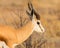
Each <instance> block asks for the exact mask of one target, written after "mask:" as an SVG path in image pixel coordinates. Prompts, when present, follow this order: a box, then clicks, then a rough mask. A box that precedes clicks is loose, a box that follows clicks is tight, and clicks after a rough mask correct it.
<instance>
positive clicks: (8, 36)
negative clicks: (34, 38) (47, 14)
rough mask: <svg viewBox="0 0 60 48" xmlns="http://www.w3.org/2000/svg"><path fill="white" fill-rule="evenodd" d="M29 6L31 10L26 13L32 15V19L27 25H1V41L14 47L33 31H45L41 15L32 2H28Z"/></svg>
mask: <svg viewBox="0 0 60 48" xmlns="http://www.w3.org/2000/svg"><path fill="white" fill-rule="evenodd" d="M28 8H29V11H30V12H29V11H26V13H27V14H28V16H30V19H31V20H30V21H29V22H28V23H27V24H26V25H25V26H22V27H20V28H18V29H15V28H14V27H11V26H7V25H0V41H1V43H2V44H5V43H6V45H7V46H8V47H9V48H14V47H15V46H16V45H17V44H20V43H22V42H23V41H25V40H26V39H27V38H28V37H29V36H30V35H31V34H32V33H33V31H36V32H44V28H43V26H42V25H41V22H40V15H39V14H38V13H37V12H36V11H35V10H34V8H33V6H32V4H31V3H28ZM3 42H5V43H3ZM1 43H0V44H1ZM2 44H1V45H2ZM6 45H5V46H6ZM2 46H4V45H2ZM8 47H4V48H8Z"/></svg>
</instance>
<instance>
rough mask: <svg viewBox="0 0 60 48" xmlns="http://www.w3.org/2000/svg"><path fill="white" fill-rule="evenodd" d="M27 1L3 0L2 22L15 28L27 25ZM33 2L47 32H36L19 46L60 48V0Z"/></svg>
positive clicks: (0, 15) (0, 20) (0, 21)
mask: <svg viewBox="0 0 60 48" xmlns="http://www.w3.org/2000/svg"><path fill="white" fill-rule="evenodd" d="M23 2H24V3H23ZM27 2H28V1H27V0H20V1H17V0H6V1H4V0H1V1H0V24H4V25H10V26H14V27H15V28H18V27H21V26H23V25H25V24H26V23H27V22H28V21H29V17H28V15H27V14H26V12H25V11H26V10H27V9H26V8H27ZM31 2H32V3H33V6H34V8H35V9H36V11H37V12H38V13H39V14H40V15H41V22H42V24H43V26H44V27H45V30H46V32H45V33H44V34H41V33H40V34H38V33H36V32H34V33H33V34H32V35H31V36H30V37H29V38H28V39H27V40H26V41H25V42H23V43H22V44H21V45H18V47H17V48H60V0H31Z"/></svg>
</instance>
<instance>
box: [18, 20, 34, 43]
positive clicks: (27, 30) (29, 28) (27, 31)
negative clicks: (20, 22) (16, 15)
mask: <svg viewBox="0 0 60 48" xmlns="http://www.w3.org/2000/svg"><path fill="white" fill-rule="evenodd" d="M33 29H34V25H33V24H32V21H29V22H28V23H27V24H26V25H25V26H23V27H21V28H19V29H18V30H17V38H18V42H19V43H22V42H23V41H25V40H26V39H27V38H28V37H29V36H30V35H31V34H32V32H33Z"/></svg>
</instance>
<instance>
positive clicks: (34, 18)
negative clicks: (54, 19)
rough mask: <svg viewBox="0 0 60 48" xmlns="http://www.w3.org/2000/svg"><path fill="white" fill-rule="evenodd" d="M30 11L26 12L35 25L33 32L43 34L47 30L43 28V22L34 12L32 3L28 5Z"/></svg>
mask: <svg viewBox="0 0 60 48" xmlns="http://www.w3.org/2000/svg"><path fill="white" fill-rule="evenodd" d="M28 8H29V11H26V12H27V14H28V15H30V19H31V20H32V23H33V24H34V29H33V31H36V32H41V33H43V32H44V31H45V29H44V28H43V26H42V24H41V21H40V15H39V14H38V13H37V12H36V11H35V10H34V8H33V6H32V4H31V3H28Z"/></svg>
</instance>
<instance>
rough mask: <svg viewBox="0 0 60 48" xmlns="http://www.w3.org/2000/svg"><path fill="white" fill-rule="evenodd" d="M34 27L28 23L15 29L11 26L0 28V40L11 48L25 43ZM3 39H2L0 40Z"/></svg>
mask: <svg viewBox="0 0 60 48" xmlns="http://www.w3.org/2000/svg"><path fill="white" fill-rule="evenodd" d="M33 27H34V25H33V24H32V22H31V21H29V22H28V23H27V24H26V25H25V26H23V27H21V28H19V29H15V28H13V27H11V26H3V25H1V26H0V40H2V41H5V42H6V44H7V45H8V46H9V47H10V48H12V45H14V44H20V43H22V42H23V41H25V40H26V39H27V38H28V37H29V36H30V35H31V34H32V29H33ZM1 37H2V38H3V39H2V38H1Z"/></svg>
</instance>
